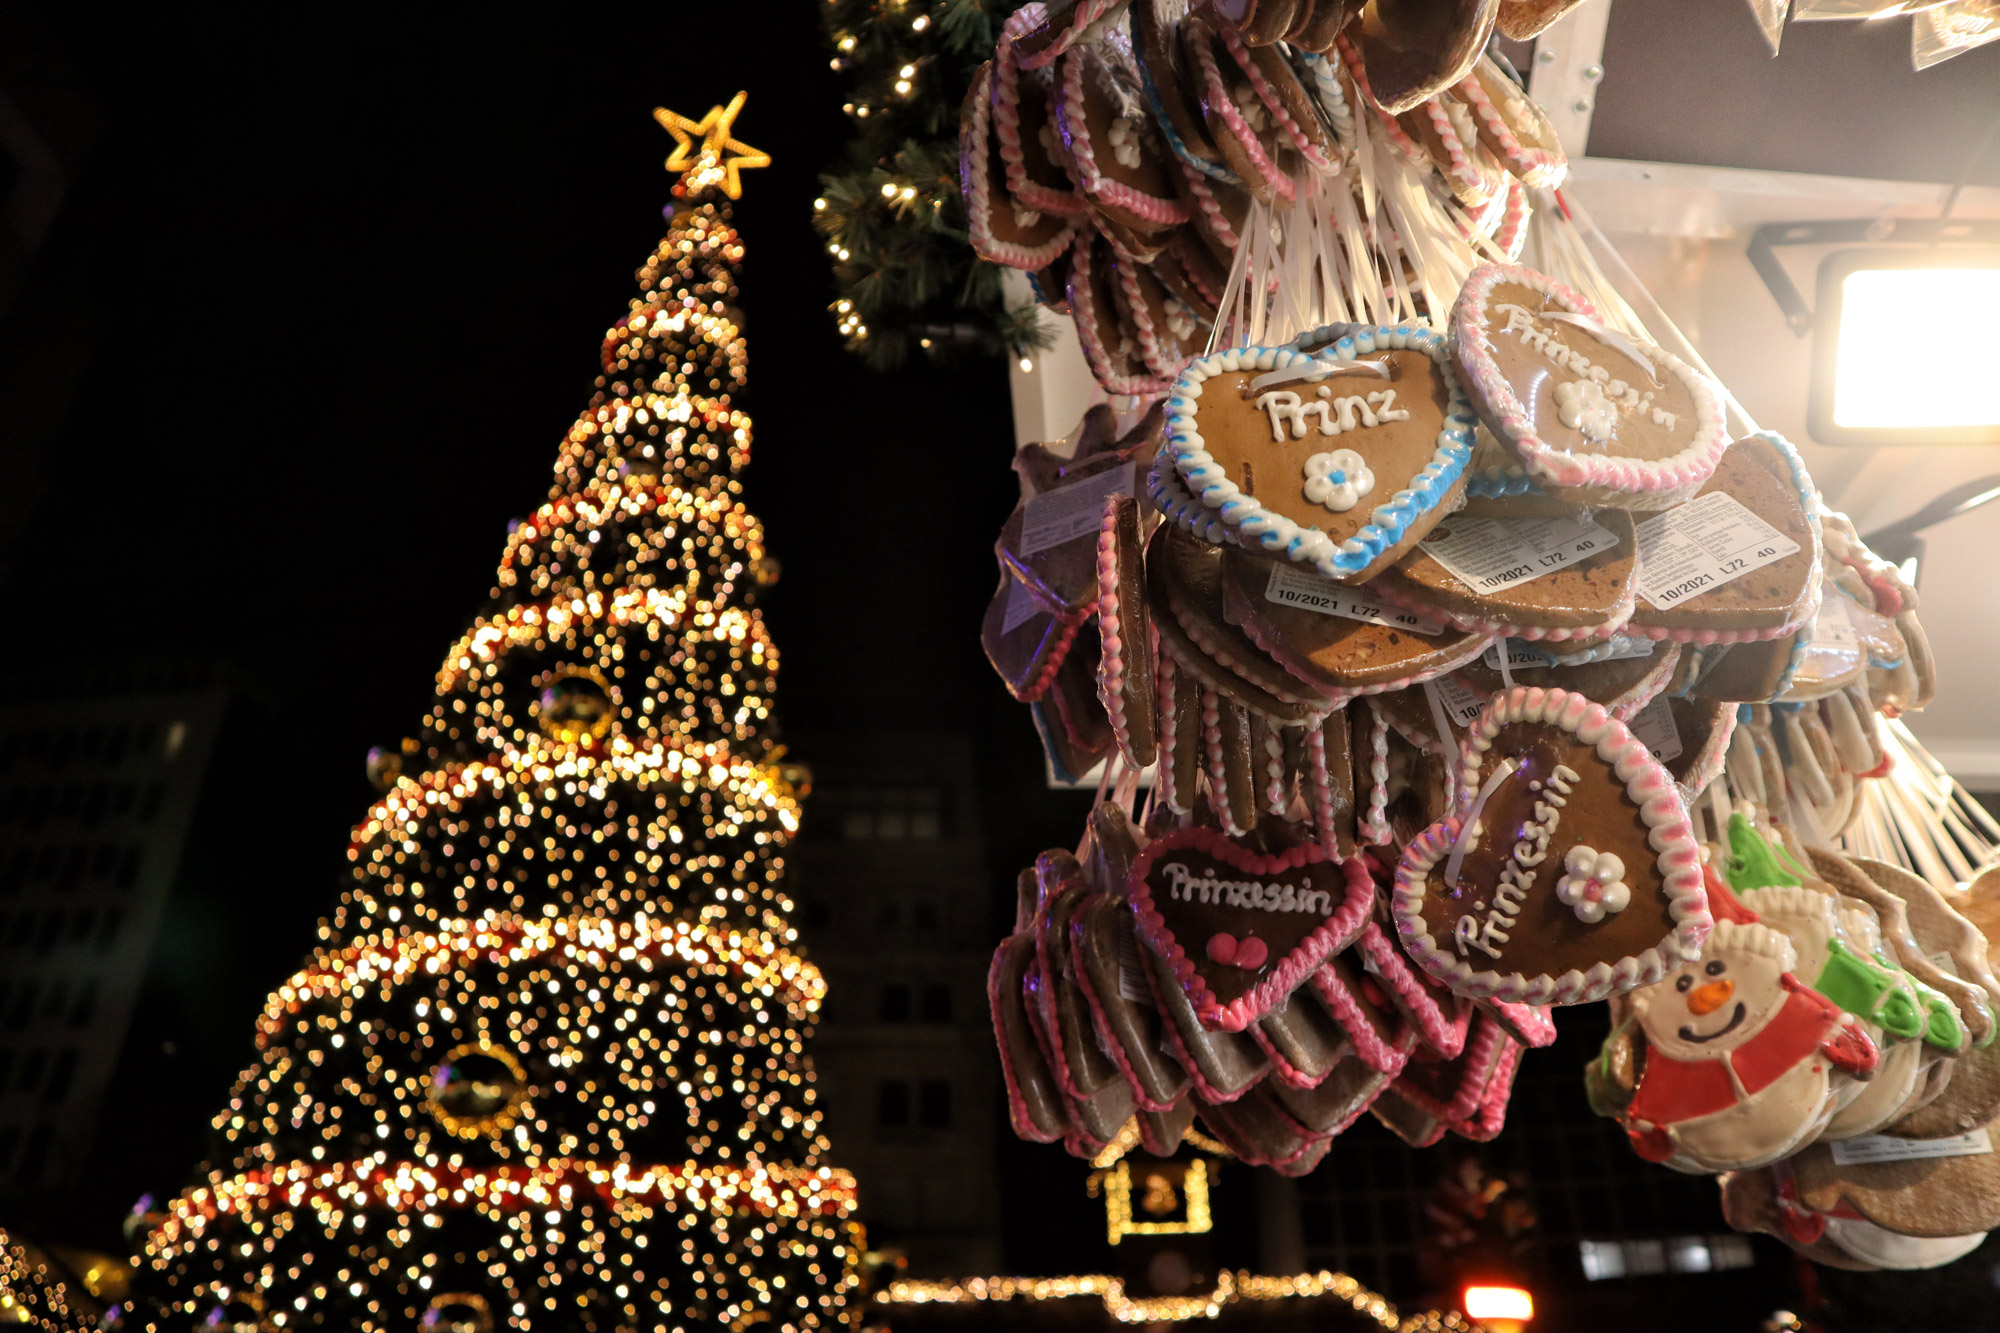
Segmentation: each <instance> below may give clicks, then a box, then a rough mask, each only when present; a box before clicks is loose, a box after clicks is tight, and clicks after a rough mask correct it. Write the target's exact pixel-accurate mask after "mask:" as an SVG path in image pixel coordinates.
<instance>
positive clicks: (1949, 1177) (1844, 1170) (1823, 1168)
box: [1790, 1143, 2000, 1239]
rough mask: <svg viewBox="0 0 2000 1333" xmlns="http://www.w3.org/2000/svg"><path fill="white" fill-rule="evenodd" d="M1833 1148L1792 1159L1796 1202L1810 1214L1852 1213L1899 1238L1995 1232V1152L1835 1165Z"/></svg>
mask: <svg viewBox="0 0 2000 1333" xmlns="http://www.w3.org/2000/svg"><path fill="white" fill-rule="evenodd" d="M1840 1153H1841V1150H1840V1148H1839V1147H1838V1146H1837V1145H1831V1144H1826V1143H1815V1144H1811V1145H1809V1146H1807V1147H1805V1148H1803V1149H1801V1150H1800V1151H1799V1153H1798V1154H1797V1155H1796V1156H1795V1157H1793V1158H1792V1159H1791V1163H1790V1169H1791V1173H1792V1179H1793V1181H1794V1182H1796V1184H1797V1188H1798V1193H1799V1202H1801V1203H1803V1204H1804V1205H1805V1206H1806V1207H1808V1208H1811V1209H1812V1210H1814V1211H1815V1212H1821V1213H1832V1212H1835V1211H1837V1210H1838V1209H1840V1207H1841V1205H1843V1204H1845V1205H1846V1206H1848V1207H1850V1208H1852V1209H1853V1210H1854V1211H1855V1212H1857V1213H1859V1214H1860V1215H1861V1216H1862V1217H1864V1218H1866V1219H1867V1220H1868V1221H1870V1222H1873V1223H1874V1224H1875V1225H1876V1226H1879V1227H1886V1228H1888V1229H1889V1230H1890V1231H1894V1232H1896V1233H1898V1234H1899V1235H1904V1236H1917V1237H1923V1238H1928V1239H1942V1238H1944V1237H1947V1236H1963V1235H1967V1234H1969V1233H1971V1232H1974V1231H1991V1230H1992V1229H1994V1228H1995V1227H2000V1153H1995V1152H1993V1151H1992V1150H1991V1149H1990V1148H1989V1149H1988V1150H1987V1151H1985V1152H1980V1153H1972V1154H1968V1155H1965V1156H1958V1157H1924V1158H1916V1159H1912V1160H1907V1161H1879V1162H1850V1163H1848V1164H1847V1165H1844V1166H1843V1165H1842V1164H1841V1163H1840V1161H1839V1156H1840Z"/></svg>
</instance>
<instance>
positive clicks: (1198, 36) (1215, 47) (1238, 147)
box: [1180, 16, 1298, 204]
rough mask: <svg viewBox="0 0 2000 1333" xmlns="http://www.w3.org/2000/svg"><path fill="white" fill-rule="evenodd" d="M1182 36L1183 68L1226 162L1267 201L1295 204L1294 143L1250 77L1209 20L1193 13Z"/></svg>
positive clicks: (1181, 33) (1237, 175)
mask: <svg viewBox="0 0 2000 1333" xmlns="http://www.w3.org/2000/svg"><path fill="white" fill-rule="evenodd" d="M1180 36H1181V53H1182V62H1183V66H1184V68H1186V70H1187V71H1188V75H1189V81H1190V84H1191V86H1192V88H1193V91H1194V93H1195V96H1196V98H1197V100H1198V102H1199V104H1200V106H1201V112H1202V118H1203V119H1204V120H1205V121H1206V122H1207V124H1208V132H1209V136H1210V138H1211V140H1212V141H1213V142H1214V144H1215V146H1216V148H1217V150H1219V151H1220V152H1221V154H1222V160H1223V162H1224V164H1226V165H1227V166H1228V168H1229V170H1230V172H1231V174H1233V175H1234V176H1235V177H1236V179H1237V180H1238V181H1240V182H1242V185H1243V188H1244V189H1245V190H1248V191H1249V192H1250V193H1251V194H1253V195H1255V196H1256V197H1257V198H1258V199H1260V200H1262V201H1263V202H1265V203H1267V204H1268V203H1273V202H1277V201H1281V200H1282V201H1283V202H1285V203H1290V202H1291V201H1292V200H1293V199H1294V198H1296V197H1297V194H1298V187H1297V186H1296V185H1295V184H1294V183H1293V181H1292V176H1291V171H1290V167H1291V164H1292V162H1293V161H1295V160H1296V159H1295V157H1294V155H1293V150H1292V146H1291V141H1290V139H1289V138H1287V136H1286V135H1285V132H1284V129H1283V128H1282V127H1281V126H1280V125H1279V123H1278V120H1277V118H1276V117H1275V116H1274V115H1273V114H1272V113H1271V110H1270V108H1269V107H1267V106H1266V105H1265V104H1264V101H1263V99H1262V98H1260V97H1258V95H1257V89H1256V87H1255V86H1254V85H1253V84H1252V83H1251V81H1250V76H1249V75H1248V74H1247V73H1246V72H1245V71H1244V69H1243V67H1242V66H1241V65H1240V64H1238V63H1237V62H1236V60H1235V59H1233V58H1232V57H1231V56H1230V54H1229V51H1228V49H1227V47H1226V46H1225V45H1224V43H1223V39H1222V38H1221V37H1220V36H1219V35H1218V34H1217V32H1216V30H1215V29H1214V28H1213V27H1211V26H1210V24H1209V23H1208V22H1207V21H1206V20H1205V19H1204V18H1202V17H1199V16H1190V17H1189V18H1188V19H1187V21H1186V22H1184V23H1183V24H1182V25H1181V29H1180Z"/></svg>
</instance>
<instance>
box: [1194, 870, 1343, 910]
mask: <svg viewBox="0 0 2000 1333" xmlns="http://www.w3.org/2000/svg"><path fill="white" fill-rule="evenodd" d="M1160 873H1161V874H1163V875H1165V876H1166V877H1167V878H1168V879H1169V880H1171V881H1172V885H1171V888H1170V890H1169V893H1168V896H1169V897H1170V898H1174V899H1177V900H1179V901H1182V902H1197V901H1199V902H1204V903H1216V904H1220V905H1222V906H1227V907H1256V908H1261V909H1262V910H1264V911H1266V912H1310V913H1312V914H1314V915H1315V916H1325V915H1327V914H1328V913H1329V912H1331V911H1333V895H1332V894H1330V893H1328V892H1327V891H1326V890H1324V889H1302V888H1299V887H1298V886H1296V885H1292V884H1265V883H1261V882H1260V881H1258V880H1254V879H1217V878H1216V877H1215V876H1214V875H1197V874H1195V873H1194V872H1193V871H1192V870H1189V869H1188V868H1187V867H1186V866H1184V865H1182V864H1181V863H1180V862H1178V861H1170V862H1168V863H1167V864H1166V865H1163V866H1161V867H1160Z"/></svg>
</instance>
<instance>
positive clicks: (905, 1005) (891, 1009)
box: [881, 981, 910, 1023]
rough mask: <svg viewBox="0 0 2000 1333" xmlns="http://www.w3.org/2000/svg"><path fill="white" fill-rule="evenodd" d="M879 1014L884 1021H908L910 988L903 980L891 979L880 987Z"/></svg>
mask: <svg viewBox="0 0 2000 1333" xmlns="http://www.w3.org/2000/svg"><path fill="white" fill-rule="evenodd" d="M881 1015H882V1021H883V1022H884V1023H907V1022H909V1021H910V988H909V986H908V985H906V984H905V983H903V982H900V981H892V982H890V983H889V984H888V985H886V986H884V987H883V988H882V1004H881Z"/></svg>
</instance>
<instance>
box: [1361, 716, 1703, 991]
mask: <svg viewBox="0 0 2000 1333" xmlns="http://www.w3.org/2000/svg"><path fill="white" fill-rule="evenodd" d="M1513 722H1530V723H1541V724H1544V725H1547V726H1552V727H1555V728H1557V729H1558V730H1561V731H1566V732H1569V733H1570V734H1571V735H1573V736H1575V737H1576V738H1577V739H1578V740H1580V741H1582V742H1583V743H1584V744H1586V745H1590V746H1593V747H1595V749H1596V751H1597V755H1598V757H1599V758H1600V759H1602V760H1603V761H1604V762H1605V763H1607V764H1609V765H1610V766H1611V769H1612V772H1613V773H1614V774H1615V775H1616V776H1617V777H1619V778H1621V779H1622V780H1623V781H1624V783H1625V792H1626V795H1627V797H1628V798H1629V799H1630V800H1631V801H1632V802H1633V803H1634V804H1635V805H1637V806H1638V807H1639V816H1640V818H1641V819H1642V820H1644V821H1645V824H1646V827H1647V828H1648V829H1649V830H1650V833H1649V834H1648V841H1649V842H1650V843H1651V845H1652V846H1653V848H1654V849H1655V850H1656V851H1657V852H1658V858H1657V860H1656V862H1655V864H1656V866H1657V868H1658V869H1659V871H1660V875H1661V879H1662V891H1663V892H1664V893H1665V894H1666V896H1667V913H1668V915H1669V916H1670V917H1672V919H1673V922H1674V926H1673V930H1672V931H1671V932H1670V933H1669V934H1668V935H1667V936H1666V937H1665V938H1663V939H1662V940H1661V941H1660V942H1659V943H1658V944H1656V945H1654V946H1652V947H1651V948H1649V949H1645V950H1642V951H1641V952H1639V953H1637V954H1633V955H1629V956H1627V957H1625V958H1622V959H1620V960H1619V961H1618V962H1617V963H1616V964H1610V963H1602V962H1600V963H1598V964H1596V965H1595V966H1593V967H1592V968H1591V969H1590V971H1589V972H1587V973H1586V972H1578V971H1576V970H1575V969H1571V970H1570V971H1568V972H1565V973H1563V974H1562V976H1560V977H1552V976H1550V975H1548V974H1547V973H1540V974H1538V975H1536V976H1534V977H1524V976H1522V975H1521V974H1520V973H1519V972H1509V973H1500V972H1495V971H1492V970H1490V969H1483V968H1474V967H1473V966H1471V965H1470V964H1469V963H1468V962H1466V961H1465V960H1463V959H1460V958H1457V957H1455V956H1454V955H1453V954H1451V953H1450V952H1448V951H1447V950H1446V949H1445V948H1442V947H1440V946H1439V945H1438V944H1437V943H1436V942H1435V941H1434V940H1433V939H1432V937H1431V933H1430V927H1429V926H1428V925H1427V924H1425V922H1424V919H1423V904H1424V898H1425V896H1426V893H1427V887H1428V884H1429V881H1430V872H1431V870H1432V868H1433V867H1434V866H1436V865H1437V863H1438V862H1440V861H1442V860H1444V859H1445V858H1446V857H1448V856H1449V855H1450V854H1451V849H1452V845H1453V844H1454V843H1455V842H1457V840H1458V835H1459V830H1460V829H1462V828H1463V827H1464V826H1465V820H1466V818H1467V816H1468V815H1470V813H1471V809H1472V803H1473V801H1474V800H1475V799H1476V798H1477V794H1478V792H1479V788H1480V785H1481V782H1480V769H1481V765H1482V761H1483V760H1484V759H1485V757H1486V754H1487V752H1488V751H1489V750H1491V749H1492V748H1493V739H1494V737H1495V736H1497V735H1499V733H1500V729H1501V728H1502V727H1504V726H1506V725H1508V724H1509V723H1513ZM1460 752H1461V767H1460V775H1459V780H1458V802H1457V804H1458V808H1457V809H1456V810H1455V811H1454V812H1453V813H1452V815H1451V817H1450V818H1448V819H1446V820H1445V821H1444V822H1442V823H1438V824H1433V825H1431V826H1430V827H1429V828H1427V829H1425V830H1424V831H1423V832H1422V833H1420V834H1419V835H1417V839H1416V841H1414V842H1412V843H1411V844H1410V845H1409V847H1408V848H1406V849H1405V850H1404V853H1403V858H1402V861H1401V862H1400V863H1399V864H1398V865H1397V867H1396V884H1395V889H1394V891H1393V893H1392V895H1391V898H1390V903H1391V907H1390V911H1391V913H1392V915H1393V916H1394V917H1395V921H1396V933H1397V934H1398V935H1399V936H1400V937H1401V939H1402V942H1403V947H1404V948H1406V949H1407V950H1408V951H1409V953H1410V956H1411V957H1412V958H1414V959H1415V960H1416V961H1417V963H1418V964H1419V965H1420V966H1421V967H1423V969H1424V970H1425V971H1427V972H1429V973H1430V974H1431V975H1432V976H1434V977H1437V978H1438V979H1440V980H1441V981H1443V982H1444V983H1445V984H1446V985H1447V986H1449V987H1450V988H1451V989H1452V990H1454V991H1456V992H1458V993H1459V994H1461V995H1470V996H1473V997H1474V998H1477V999H1497V1000H1510V1001H1516V1002H1520V1003H1526V1004H1581V1003H1583V1002H1585V1001H1589V1000H1601V999H1603V998H1604V997H1605V996H1607V995H1613V994H1617V993H1620V992H1623V991H1628V990H1631V989H1632V988H1633V987H1635V986H1646V985H1651V984H1652V983H1653V982H1655V981H1658V980H1659V979H1660V978H1661V977H1663V976H1665V975H1666V974H1667V971H1668V969H1670V968H1672V967H1676V966H1678V965H1679V964H1680V963H1682V962H1684V961H1686V960H1687V959H1689V958H1692V957H1694V956H1695V955H1696V954H1698V953H1700V952H1701V946H1702V941H1704V940H1706V939H1707V938H1708V931H1709V927H1710V926H1711V925H1712V924H1713V921H1712V919H1711V917H1710V916H1709V911H1708V893H1707V890H1706V889H1705V888H1704V887H1703V884H1702V876H1701V853H1700V848H1699V845H1698V844H1697V843H1696V841H1695V836H1694V829H1693V827H1692V826H1691V825H1690V824H1689V823H1688V816H1687V807H1686V806H1685V805H1683V804H1682V802H1681V798H1680V793H1679V790H1678V789H1677V788H1676V787H1675V786H1674V780H1673V777H1672V776H1671V775H1670V774H1669V773H1668V772H1667V770H1666V769H1665V768H1664V767H1663V766H1662V765H1661V764H1660V763H1659V762H1658V761H1657V760H1655V759H1654V758H1653V756H1652V754H1651V753H1650V752H1648V751H1647V749H1646V747H1645V745H1644V744H1643V743H1642V742H1641V741H1639V739H1638V738H1637V737H1635V736H1633V735H1632V733H1631V732H1630V731H1628V730H1626V728H1625V724H1624V723H1623V722H1620V721H1619V720H1618V719H1617V718H1615V717H1613V716H1611V714H1610V713H1608V712H1606V711H1605V709H1604V708H1603V706H1602V705H1600V704H1594V703H1592V702H1590V700H1588V699H1586V698H1584V697H1583V696H1582V695H1580V694H1571V693H1570V692H1569V691H1567V690H1543V689H1539V688H1533V687H1517V688H1515V689H1512V690H1507V691H1504V692H1502V693H1500V694H1497V695H1495V696H1494V697H1493V700H1492V702H1490V703H1489V704H1487V706H1486V711H1485V712H1484V713H1482V714H1480V716H1479V720H1478V721H1477V722H1476V723H1474V724H1473V727H1472V729H1471V731H1470V732H1468V733H1467V735H1466V736H1465V738H1464V740H1463V742H1462V743H1461V745H1460Z"/></svg>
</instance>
